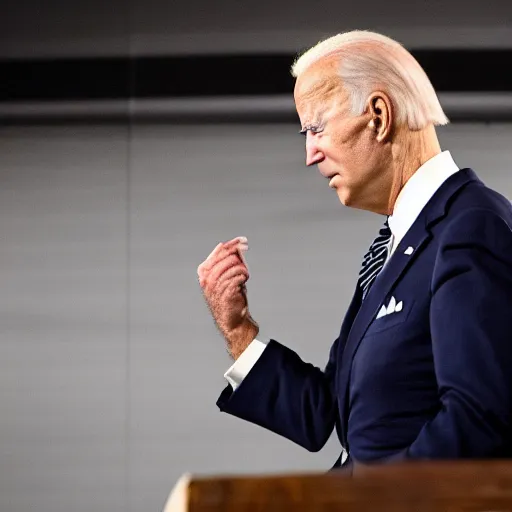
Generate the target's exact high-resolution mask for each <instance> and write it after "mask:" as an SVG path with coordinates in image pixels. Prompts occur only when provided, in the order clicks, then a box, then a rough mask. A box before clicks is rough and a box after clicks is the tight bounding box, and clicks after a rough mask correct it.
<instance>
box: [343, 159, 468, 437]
mask: <svg viewBox="0 0 512 512" xmlns="http://www.w3.org/2000/svg"><path fill="white" fill-rule="evenodd" d="M477 179H478V178H477V177H476V175H475V173H474V172H473V171H472V170H471V169H464V170H461V171H459V172H457V173H455V174H454V175H452V176H451V177H450V178H448V179H447V180H446V181H445V183H444V184H443V185H442V186H441V187H440V188H439V189H438V191H437V192H436V193H435V194H434V196H433V197H432V199H431V200H430V201H429V203H427V205H426V206H425V208H424V209H423V210H422V211H421V213H420V215H419V216H418V218H417V219H416V220H415V222H414V224H413V225H412V226H411V228H410V229H409V231H408V232H407V233H406V235H405V236H404V238H403V239H402V240H401V242H400V243H399V244H398V246H397V247H396V249H395V252H394V253H393V255H392V256H391V258H390V260H389V261H388V262H387V264H386V266H385V267H384V269H383V270H382V271H381V273H380V274H379V275H378V276H377V278H376V279H375V281H374V283H373V286H372V287H371V288H370V291H369V292H368V294H367V296H366V298H365V300H364V301H363V303H362V304H361V307H360V309H359V311H358V312H357V315H356V317H355V319H354V321H353V323H352V325H351V329H350V331H349V333H348V334H347V340H346V344H345V346H344V350H343V354H342V357H341V370H340V373H339V376H338V400H339V402H338V406H339V411H340V415H341V418H342V421H341V425H342V434H343V443H344V446H345V447H347V432H346V425H347V421H348V385H349V379H350V370H351V368H352V360H353V358H354V355H355V353H356V351H357V348H358V347H359V344H360V343H361V341H362V339H363V337H364V335H365V333H366V331H367V329H368V327H369V325H370V323H371V322H372V320H373V319H374V318H375V317H376V316H377V314H378V311H379V308H381V307H382V304H383V303H384V301H385V299H386V297H387V296H388V294H389V293H390V292H391V290H392V289H393V288H394V286H395V283H396V282H397V281H398V279H399V278H400V276H401V275H402V274H403V273H404V272H405V271H406V270H407V268H408V267H409V266H410V265H411V264H412V263H413V262H414V260H415V258H416V256H417V255H418V254H419V253H420V252H421V251H422V250H423V249H424V248H425V246H426V245H427V243H428V242H429V240H430V239H431V237H432V234H431V232H430V229H429V228H430V226H431V225H432V224H433V223H434V222H436V221H438V220H439V219H440V218H442V217H443V216H445V215H446V208H447V204H448V201H449V199H450V198H451V197H452V196H453V195H454V194H455V193H456V192H457V191H458V190H460V189H461V188H462V187H463V186H464V185H466V184H467V183H469V182H470V181H474V180H477ZM409 247H412V248H413V252H412V254H406V249H408V248H409ZM407 252H410V250H409V251H407Z"/></svg>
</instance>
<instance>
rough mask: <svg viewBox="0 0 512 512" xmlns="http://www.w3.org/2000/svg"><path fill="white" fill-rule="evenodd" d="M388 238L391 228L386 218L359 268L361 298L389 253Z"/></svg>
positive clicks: (389, 237) (389, 238)
mask: <svg viewBox="0 0 512 512" xmlns="http://www.w3.org/2000/svg"><path fill="white" fill-rule="evenodd" d="M390 240H391V229H389V225H388V220H387V219H386V222H384V226H382V228H381V229H380V231H379V235H378V236H377V238H376V239H375V240H374V241H373V243H372V245H371V246H370V248H369V249H368V252H367V253H366V254H365V256H364V259H363V263H362V265H361V270H360V271H359V280H358V284H359V286H360V287H361V289H362V290H363V299H364V298H365V297H366V294H367V293H368V291H369V290H370V287H371V286H372V284H373V281H374V280H375V278H376V277H377V275H378V274H379V272H380V271H381V270H382V268H383V267H384V263H385V262H386V260H387V258H388V255H389V249H390V243H389V242H390Z"/></svg>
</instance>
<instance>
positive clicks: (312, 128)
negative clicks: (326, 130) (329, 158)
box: [299, 125, 322, 136]
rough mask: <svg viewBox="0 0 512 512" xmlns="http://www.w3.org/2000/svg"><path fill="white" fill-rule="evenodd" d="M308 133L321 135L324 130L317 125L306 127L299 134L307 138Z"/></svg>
mask: <svg viewBox="0 0 512 512" xmlns="http://www.w3.org/2000/svg"><path fill="white" fill-rule="evenodd" d="M308 131H310V132H311V133H320V132H321V131H322V128H321V127H320V126H316V125H311V126H305V127H304V128H303V129H302V130H301V131H300V132H299V133H300V134H301V135H304V136H305V135H307V133H308Z"/></svg>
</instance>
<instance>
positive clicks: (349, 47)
mask: <svg viewBox="0 0 512 512" xmlns="http://www.w3.org/2000/svg"><path fill="white" fill-rule="evenodd" d="M326 57H335V58H338V59H339V63H340V67H339V76H340V78H341V82H342V85H343V86H344V88H345V90H346V91H347V93H348V94H349V96H350V99H351V102H352V105H351V107H352V108H351V112H352V114H353V115H356V116H357V115H361V114H363V113H364V110H365V106H366V102H367V100H368V97H369V96H370V94H371V93H372V92H374V91H376V90H378V89H381V90H383V92H386V93H387V94H389V96H390V99H391V101H392V102H393V106H394V108H395V110H396V112H395V115H396V117H397V122H398V123H405V122H406V123H407V125H408V127H409V129H411V130H420V129H422V128H425V127H426V126H427V125H428V124H430V123H432V124H433V125H434V126H438V125H445V124H448V123H449V120H448V118H447V117H446V115H445V114H444V112H443V109H442V107H441V104H440V103H439V99H438V97H437V94H436V92H435V90H434V87H433V86H432V83H431V82H430V80H429V78H428V76H427V74H426V73H425V71H424V70H423V68H422V67H421V66H420V65H419V63H418V61H417V60H416V59H415V58H414V57H413V56H412V55H411V54H410V53H409V52H408V51H407V50H406V49H405V48H404V47H403V46H402V45H401V44H400V43H398V42H397V41H394V40H393V39H391V38H389V37H387V36H384V35H382V34H378V33H375V32H370V31H366V30H354V31H351V32H345V33H342V34H337V35H335V36H333V37H330V38H328V39H326V40H324V41H321V42H319V43H318V44H317V45H315V46H313V47H312V48H310V49H309V50H307V51H306V52H305V53H304V54H303V55H301V56H300V57H298V58H297V59H296V61H295V62H294V63H293V66H292V69H291V73H292V75H293V76H294V77H295V78H297V77H298V76H299V75H301V74H302V73H303V72H304V71H305V70H306V69H307V68H309V67H310V66H311V65H312V64H313V63H315V62H317V61H318V60H320V59H323V58H326Z"/></svg>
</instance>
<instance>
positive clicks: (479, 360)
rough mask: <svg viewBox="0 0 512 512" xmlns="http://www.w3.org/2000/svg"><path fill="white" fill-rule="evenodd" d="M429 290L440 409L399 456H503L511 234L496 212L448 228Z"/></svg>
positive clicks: (510, 425) (508, 392) (511, 316)
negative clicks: (430, 293) (430, 292)
mask: <svg viewBox="0 0 512 512" xmlns="http://www.w3.org/2000/svg"><path fill="white" fill-rule="evenodd" d="M431 291H432V301H431V309H430V326H431V335H432V348H433V357H434V365H435V372H436V376H437V381H438V389H439V396H440V402H441V407H440V410H439V411H438V413H437V415H436V416H435V417H434V418H433V419H432V420H431V421H430V422H429V423H427V424H426V425H424V427H423V428H422V430H421V431H420V433H419V435H418V437H417V438H416V440H415V441H414V442H413V443H412V444H411V445H410V446H409V447H408V449H407V450H406V451H405V452H403V453H402V454H401V455H402V456H401V458H403V459H410V458H412V459H424V458H427V459H432V458H466V457H468V458H486V457H489V458H492V457H496V456H500V454H501V455H502V456H503V453H504V451H505V449H506V448H507V447H506V443H510V436H511V435H510V433H511V429H512V421H511V415H512V233H511V229H510V227H509V226H508V225H507V223H506V222H505V221H504V220H503V219H502V218H501V217H500V216H499V215H498V214H496V213H494V212H491V211H488V210H483V209H478V210H470V211H469V212H466V213H464V214H463V215H461V216H460V217H459V218H457V219H456V220H454V222H453V223H452V224H451V225H450V226H449V227H448V228H447V229H446V231H445V233H444V236H443V240H442V242H441V244H440V248H439V251H438V255H437V258H436V262H435V267H434V274H433V280H432V289H431ZM508 450H510V446H508ZM399 458H400V457H399Z"/></svg>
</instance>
